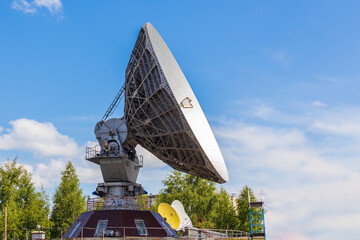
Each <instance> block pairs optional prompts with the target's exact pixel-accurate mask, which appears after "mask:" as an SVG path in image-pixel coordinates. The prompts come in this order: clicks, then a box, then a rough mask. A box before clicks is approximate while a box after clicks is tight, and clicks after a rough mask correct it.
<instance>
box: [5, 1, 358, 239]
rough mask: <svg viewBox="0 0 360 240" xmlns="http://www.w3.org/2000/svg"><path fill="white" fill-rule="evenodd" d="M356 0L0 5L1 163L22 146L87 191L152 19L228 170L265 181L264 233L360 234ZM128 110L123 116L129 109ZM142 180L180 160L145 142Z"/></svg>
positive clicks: (43, 166) (48, 174)
mask: <svg viewBox="0 0 360 240" xmlns="http://www.w3.org/2000/svg"><path fill="white" fill-rule="evenodd" d="M359 11H360V3H359V2H357V1H346V2H340V1H298V2H295V1H271V2H270V1H240V0H239V1H177V2H175V1H135V2H134V1H115V0H111V1H110V0H109V1H70V0H4V1H1V2H0V83H1V85H0V86H1V88H0V93H1V94H0V103H1V104H0V112H1V115H0V162H2V163H3V162H4V161H6V159H8V158H10V159H11V158H13V157H15V156H18V158H19V160H18V161H19V163H22V164H25V166H26V167H27V168H28V169H29V170H30V171H32V172H33V174H34V179H35V182H36V184H37V185H39V186H40V185H44V186H45V188H46V190H47V192H49V193H50V194H52V192H53V190H54V187H56V186H57V184H58V181H59V172H60V170H61V169H63V167H64V164H65V162H66V161H67V160H69V159H71V160H72V161H73V162H74V164H75V166H76V168H77V170H78V172H79V175H80V179H81V181H82V186H83V188H84V192H85V193H86V194H90V193H91V192H92V191H93V190H94V189H95V187H96V183H97V182H101V181H102V180H101V175H100V171H99V169H98V168H97V167H96V166H93V165H91V164H90V163H87V162H86V161H85V160H84V149H85V146H86V145H91V144H93V143H94V141H95V136H94V134H93V128H94V126H95V123H96V122H97V121H98V120H100V119H101V117H102V115H103V114H104V112H105V111H106V109H107V107H108V106H109V104H110V103H111V101H112V99H113V97H114V96H115V95H116V93H117V91H118V90H119V88H120V87H121V85H122V84H123V82H124V75H125V68H126V65H127V62H128V60H129V56H130V52H131V50H132V48H133V46H134V43H135V40H136V37H137V34H138V31H139V29H140V27H141V25H143V24H144V23H146V22H151V23H152V24H153V25H154V27H155V28H156V29H157V30H158V31H159V33H160V34H161V35H162V37H163V38H164V40H165V42H166V43H167V44H168V46H169V48H170V50H171V51H172V53H173V54H174V56H175V58H176V59H177V61H178V63H179V65H180V67H181V68H182V70H183V72H184V74H185V76H186V77H187V79H188V81H189V83H190V85H191V86H192V88H193V90H194V92H195V94H196V96H197V98H198V100H199V102H200V104H201V105H202V108H203V110H204V112H205V114H206V116H207V117H208V120H209V122H210V124H211V126H212V128H213V130H214V132H215V135H216V137H217V139H218V142H219V145H220V147H221V150H222V152H223V155H224V158H225V161H226V164H227V166H228V169H229V175H230V181H229V182H228V183H226V184H224V185H223V186H224V187H225V188H226V189H227V190H228V191H229V192H230V193H233V192H239V190H240V189H241V187H242V186H244V185H245V184H248V185H249V186H250V187H252V188H253V189H254V190H255V191H260V190H261V189H262V190H263V191H264V192H265V201H266V205H267V208H268V214H267V216H266V223H267V230H268V238H269V239H295V240H298V239H299V240H303V239H304V240H306V239H315V238H316V239H330V238H337V239H356V237H355V236H357V235H359V233H360V207H359V206H358V204H356V203H357V202H359V200H360V187H359V186H360V165H359V158H360V149H359V147H358V146H359V144H360V121H359V120H360V102H359V100H360V98H359V95H358V88H359V87H360V83H359V77H360V66H359V63H360V31H359V29H358V27H357V25H358V23H359V22H360V15H359V14H358V13H359ZM121 114H122V113H121V109H119V110H118V111H117V112H116V116H118V117H120V116H121ZM143 154H144V156H145V159H144V165H145V167H144V168H143V169H142V170H141V172H140V176H139V179H138V181H139V182H140V183H142V184H143V186H144V187H145V189H146V190H147V191H149V192H152V193H156V192H157V191H158V190H159V189H160V188H161V180H163V178H164V177H165V176H166V174H168V173H169V172H170V171H171V169H170V168H169V167H167V166H165V165H163V164H162V163H161V162H160V161H158V160H157V159H155V158H154V157H153V156H151V155H150V154H148V153H146V152H143Z"/></svg>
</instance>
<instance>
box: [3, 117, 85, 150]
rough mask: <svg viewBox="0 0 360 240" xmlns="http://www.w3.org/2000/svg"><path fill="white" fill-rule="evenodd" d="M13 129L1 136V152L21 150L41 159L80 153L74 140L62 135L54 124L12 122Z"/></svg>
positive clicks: (29, 120)
mask: <svg viewBox="0 0 360 240" xmlns="http://www.w3.org/2000/svg"><path fill="white" fill-rule="evenodd" d="M10 125H11V126H12V128H10V129H6V132H7V133H5V134H1V135H0V150H20V151H28V152H32V153H34V154H35V155H36V156H39V157H53V156H61V157H71V156H74V155H77V154H78V153H79V148H78V146H77V144H76V142H75V141H74V139H72V138H70V137H68V136H66V135H62V134H60V133H59V132H58V131H57V129H56V128H55V127H54V125H53V124H52V123H40V122H37V121H35V120H31V119H25V118H22V119H17V120H15V121H11V122H10Z"/></svg>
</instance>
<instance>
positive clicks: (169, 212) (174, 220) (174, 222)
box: [158, 203, 180, 229]
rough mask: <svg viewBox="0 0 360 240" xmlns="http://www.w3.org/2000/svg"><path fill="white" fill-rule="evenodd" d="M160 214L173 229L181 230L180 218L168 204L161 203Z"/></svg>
mask: <svg viewBox="0 0 360 240" xmlns="http://www.w3.org/2000/svg"><path fill="white" fill-rule="evenodd" d="M158 212H159V214H160V215H161V216H162V217H163V218H164V219H165V221H166V222H167V223H168V224H169V225H170V226H171V227H172V228H173V229H177V228H179V225H180V218H179V215H178V214H177V212H176V211H175V209H174V208H173V207H172V206H170V205H169V204H167V203H160V205H159V207H158Z"/></svg>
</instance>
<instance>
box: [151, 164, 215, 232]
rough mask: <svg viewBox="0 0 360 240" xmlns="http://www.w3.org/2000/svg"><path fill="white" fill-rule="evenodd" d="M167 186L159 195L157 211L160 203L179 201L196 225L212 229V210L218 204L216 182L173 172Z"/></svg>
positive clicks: (165, 181)
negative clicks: (204, 225)
mask: <svg viewBox="0 0 360 240" xmlns="http://www.w3.org/2000/svg"><path fill="white" fill-rule="evenodd" d="M163 184H164V186H165V188H164V189H162V190H161V191H160V193H159V194H158V195H157V198H156V201H155V209H157V206H158V205H159V204H160V203H163V202H164V203H168V204H171V203H172V201H174V200H176V199H177V200H179V201H180V202H181V203H182V204H183V205H184V208H185V211H186V212H187V214H188V215H189V217H190V218H191V220H192V222H193V224H194V225H198V227H200V226H199V224H202V225H203V224H206V225H207V226H206V227H208V228H212V227H214V226H213V223H212V222H211V220H212V218H211V215H212V212H211V210H212V208H213V206H214V205H215V202H216V199H217V198H216V192H215V190H216V186H215V183H214V182H211V181H208V180H205V179H202V178H198V177H195V176H193V175H190V174H184V173H181V172H179V171H173V172H172V174H170V175H168V176H167V177H166V179H165V180H164V181H163Z"/></svg>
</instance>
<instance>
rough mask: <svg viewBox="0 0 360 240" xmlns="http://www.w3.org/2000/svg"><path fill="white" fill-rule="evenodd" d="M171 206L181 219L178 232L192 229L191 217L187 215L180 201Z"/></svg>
mask: <svg viewBox="0 0 360 240" xmlns="http://www.w3.org/2000/svg"><path fill="white" fill-rule="evenodd" d="M171 206H172V207H173V208H174V209H175V211H176V212H177V214H178V215H179V218H180V225H179V228H178V229H176V230H180V229H182V228H184V227H192V226H193V225H192V222H191V219H190V217H189V216H188V215H187V214H186V212H185V209H184V206H183V205H182V203H181V202H180V201H179V200H174V201H173V202H172V203H171Z"/></svg>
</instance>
